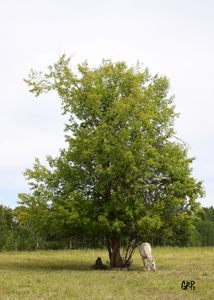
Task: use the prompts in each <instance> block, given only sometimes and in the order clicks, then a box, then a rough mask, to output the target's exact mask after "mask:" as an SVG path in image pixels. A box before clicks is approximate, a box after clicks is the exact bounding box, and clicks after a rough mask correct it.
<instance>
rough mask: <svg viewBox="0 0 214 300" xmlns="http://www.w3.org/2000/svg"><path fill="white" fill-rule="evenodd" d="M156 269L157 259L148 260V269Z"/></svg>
mask: <svg viewBox="0 0 214 300" xmlns="http://www.w3.org/2000/svg"><path fill="white" fill-rule="evenodd" d="M149 269H150V270H151V269H152V271H156V266H155V260H154V259H152V260H148V270H149Z"/></svg>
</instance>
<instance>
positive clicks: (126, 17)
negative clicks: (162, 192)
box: [0, 0, 214, 208]
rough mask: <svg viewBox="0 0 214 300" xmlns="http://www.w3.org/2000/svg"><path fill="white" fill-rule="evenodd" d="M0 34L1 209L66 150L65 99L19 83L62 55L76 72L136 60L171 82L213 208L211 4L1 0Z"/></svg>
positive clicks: (180, 124)
mask: <svg viewBox="0 0 214 300" xmlns="http://www.w3.org/2000/svg"><path fill="white" fill-rule="evenodd" d="M0 28H1V55H0V86H1V98H0V137H1V139H0V204H4V205H6V206H10V207H11V208H14V207H16V206H17V203H16V201H17V200H18V197H17V194H18V193H28V192H29V189H28V185H27V182H25V180H24V177H23V175H22V172H23V171H24V170H25V168H31V167H32V165H33V162H34V158H35V157H38V158H39V159H40V160H41V162H45V155H47V154H51V155H53V156H54V157H55V156H57V155H58V153H59V152H58V149H59V148H63V147H66V144H65V143H64V138H63V124H64V122H65V121H66V117H62V116H61V110H60V100H59V99H58V98H57V96H56V95H55V94H54V93H50V94H48V95H44V96H40V97H39V98H35V97H34V96H33V95H32V94H30V93H29V92H28V86H27V85H26V84H25V83H24V82H23V80H22V79H23V78H27V77H28V73H29V70H30V69H31V68H33V69H35V70H38V71H40V70H45V69H46V67H47V65H49V64H52V63H54V62H55V61H57V59H58V57H59V53H64V52H66V53H67V54H68V55H72V56H73V59H72V66H73V67H75V66H76V65H77V63H82V62H83V61H84V60H85V59H87V60H88V62H89V65H90V67H96V66H98V65H99V64H100V63H101V61H102V58H105V59H109V58H110V59H112V60H113V61H114V62H116V61H120V60H124V61H126V62H127V63H128V64H129V65H132V64H134V63H136V61H137V60H139V61H141V62H143V63H144V66H148V67H149V69H150V72H151V73H152V74H153V75H154V74H155V73H157V72H158V73H159V74H161V75H166V76H167V77H168V78H170V81H171V93H172V94H175V96H176V98H175V105H176V111H177V112H180V113H181V115H180V118H179V119H178V120H177V121H176V124H175V128H176V131H177V136H178V137H180V138H182V139H184V140H185V141H187V142H188V143H189V144H190V146H191V148H192V150H190V151H189V156H196V158H197V159H196V161H195V162H194V164H193V168H194V171H193V174H194V177H195V178H197V179H198V180H203V181H204V185H205V189H206V192H207V195H206V198H204V199H201V200H200V202H201V204H202V206H205V207H208V206H211V205H213V204H214V173H213V170H214V159H213V157H212V156H213V153H214V141H213V133H214V117H213V112H214V94H213V84H214V1H212V0H210V1H209V0H203V1H202V0H194V1H193V0H180V1H177V0H168V1H167V0H161V1H160V0H131V1H129V0H123V1H122V0H121V1H119V0H114V1H112V0H109V1H100V0H91V1H86V0H78V1H77V0H42V1H41V0H37V1H29V0H19V1H17V0H2V1H1V5H0Z"/></svg>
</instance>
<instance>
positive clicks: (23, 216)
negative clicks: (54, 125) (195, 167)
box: [19, 55, 204, 266]
mask: <svg viewBox="0 0 214 300" xmlns="http://www.w3.org/2000/svg"><path fill="white" fill-rule="evenodd" d="M25 82H26V83H27V84H28V85H29V87H30V92H32V93H34V94H35V95H36V96H39V95H40V94H42V93H46V92H49V91H51V90H54V91H56V92H57V94H58V96H59V98H60V99H61V103H62V109H63V114H68V115H69V121H68V123H67V124H65V132H66V135H65V139H66V141H67V142H68V148H67V149H61V150H60V154H59V157H56V158H52V157H51V156H47V162H48V164H49V167H48V168H47V167H46V166H43V165H41V164H40V161H39V159H36V161H35V163H34V166H33V169H32V170H31V169H26V171H25V172H24V176H25V178H26V180H28V181H29V184H30V186H31V190H32V193H31V194H29V195H28V194H19V198H20V201H19V204H21V205H25V206H26V210H24V211H20V213H19V220H22V221H23V222H24V220H29V219H31V220H33V222H34V223H35V224H34V225H35V227H36V228H37V230H40V231H44V232H48V233H49V234H59V235H67V236H79V235H85V236H102V237H103V236H104V237H105V239H106V245H107V248H108V251H109V258H110V265H111V266H123V265H125V264H129V263H130V262H131V256H132V254H133V250H134V248H135V246H136V244H137V242H138V241H140V240H142V238H143V237H146V236H155V235H156V234H161V235H163V236H166V237H167V236H170V235H171V234H172V231H173V229H175V228H179V226H181V224H184V223H185V226H186V227H187V228H188V226H190V224H191V221H192V219H193V218H194V217H195V213H196V212H197V211H198V209H199V206H200V203H199V202H197V198H198V197H202V196H203V195H204V189H203V184H202V182H201V181H198V180H196V179H195V178H194V177H193V175H192V169H191V163H192V162H193V160H194V158H188V155H187V147H186V146H185V145H184V144H183V143H182V142H180V140H179V139H176V138H175V134H176V133H175V130H174V120H175V118H176V117H177V116H178V115H177V114H176V113H175V107H174V105H173V99H174V97H173V96H168V94H169V88H170V85H169V80H168V79H167V77H165V76H159V75H158V74H156V75H155V76H152V75H151V74H150V73H149V70H148V69H147V68H145V69H143V66H142V64H140V63H139V62H137V64H136V65H135V66H132V67H128V66H127V64H126V63H125V62H123V61H122V62H117V63H113V62H112V61H111V60H103V62H102V64H101V65H100V66H99V67H98V68H92V69H90V68H89V66H88V63H87V61H86V62H84V63H83V64H79V65H78V72H77V73H76V74H75V73H74V72H73V71H72V70H71V68H70V59H69V58H67V57H66V56H65V55H62V56H61V57H60V58H59V60H58V62H57V63H55V64H54V65H53V66H49V67H48V71H47V73H43V72H35V71H33V70H31V72H30V74H29V78H28V79H25ZM124 237H125V238H126V239H127V247H126V251H125V254H124V255H121V253H120V239H121V238H124Z"/></svg>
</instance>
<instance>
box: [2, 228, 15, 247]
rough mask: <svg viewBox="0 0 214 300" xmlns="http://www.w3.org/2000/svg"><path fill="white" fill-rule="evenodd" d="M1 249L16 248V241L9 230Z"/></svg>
mask: <svg viewBox="0 0 214 300" xmlns="http://www.w3.org/2000/svg"><path fill="white" fill-rule="evenodd" d="M2 249H3V251H15V250H16V242H15V239H14V233H13V232H12V231H11V232H10V231H9V232H8V237H7V239H6V242H5V244H4V246H3V248H2Z"/></svg>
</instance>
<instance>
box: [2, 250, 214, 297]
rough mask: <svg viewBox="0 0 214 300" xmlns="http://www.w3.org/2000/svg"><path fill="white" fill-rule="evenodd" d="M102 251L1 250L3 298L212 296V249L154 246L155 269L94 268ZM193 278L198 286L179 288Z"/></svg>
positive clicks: (137, 260) (138, 261)
mask: <svg viewBox="0 0 214 300" xmlns="http://www.w3.org/2000/svg"><path fill="white" fill-rule="evenodd" d="M98 256H100V257H101V258H102V261H103V263H105V262H106V260H108V254H107V251H104V250H72V251H69V250H68V251H38V252H21V253H20V252H14V253H0V299H3V300H6V299H77V300H78V299H102V300H103V299H109V300H110V299H115V300H125V299H133V300H134V299H136V300H137V299H158V300H162V299H164V300H165V299H166V300H167V299H172V300H176V299H179V300H180V299H182V300H186V299H195V300H197V299H206V300H207V299H214V248H208V247H207V248H154V249H153V258H155V261H156V267H157V271H156V272H152V271H150V272H145V271H143V267H142V266H143V264H142V260H141V257H140V255H139V253H138V251H136V253H135V255H134V263H133V268H134V269H135V270H133V271H112V270H111V271H110V270H107V271H101V270H93V269H91V265H93V264H94V263H95V260H96V259H97V257H98ZM183 280H185V281H195V285H194V287H195V290H193V289H192V290H191V289H190V288H188V289H187V290H183V289H182V288H181V284H182V281H183Z"/></svg>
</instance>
